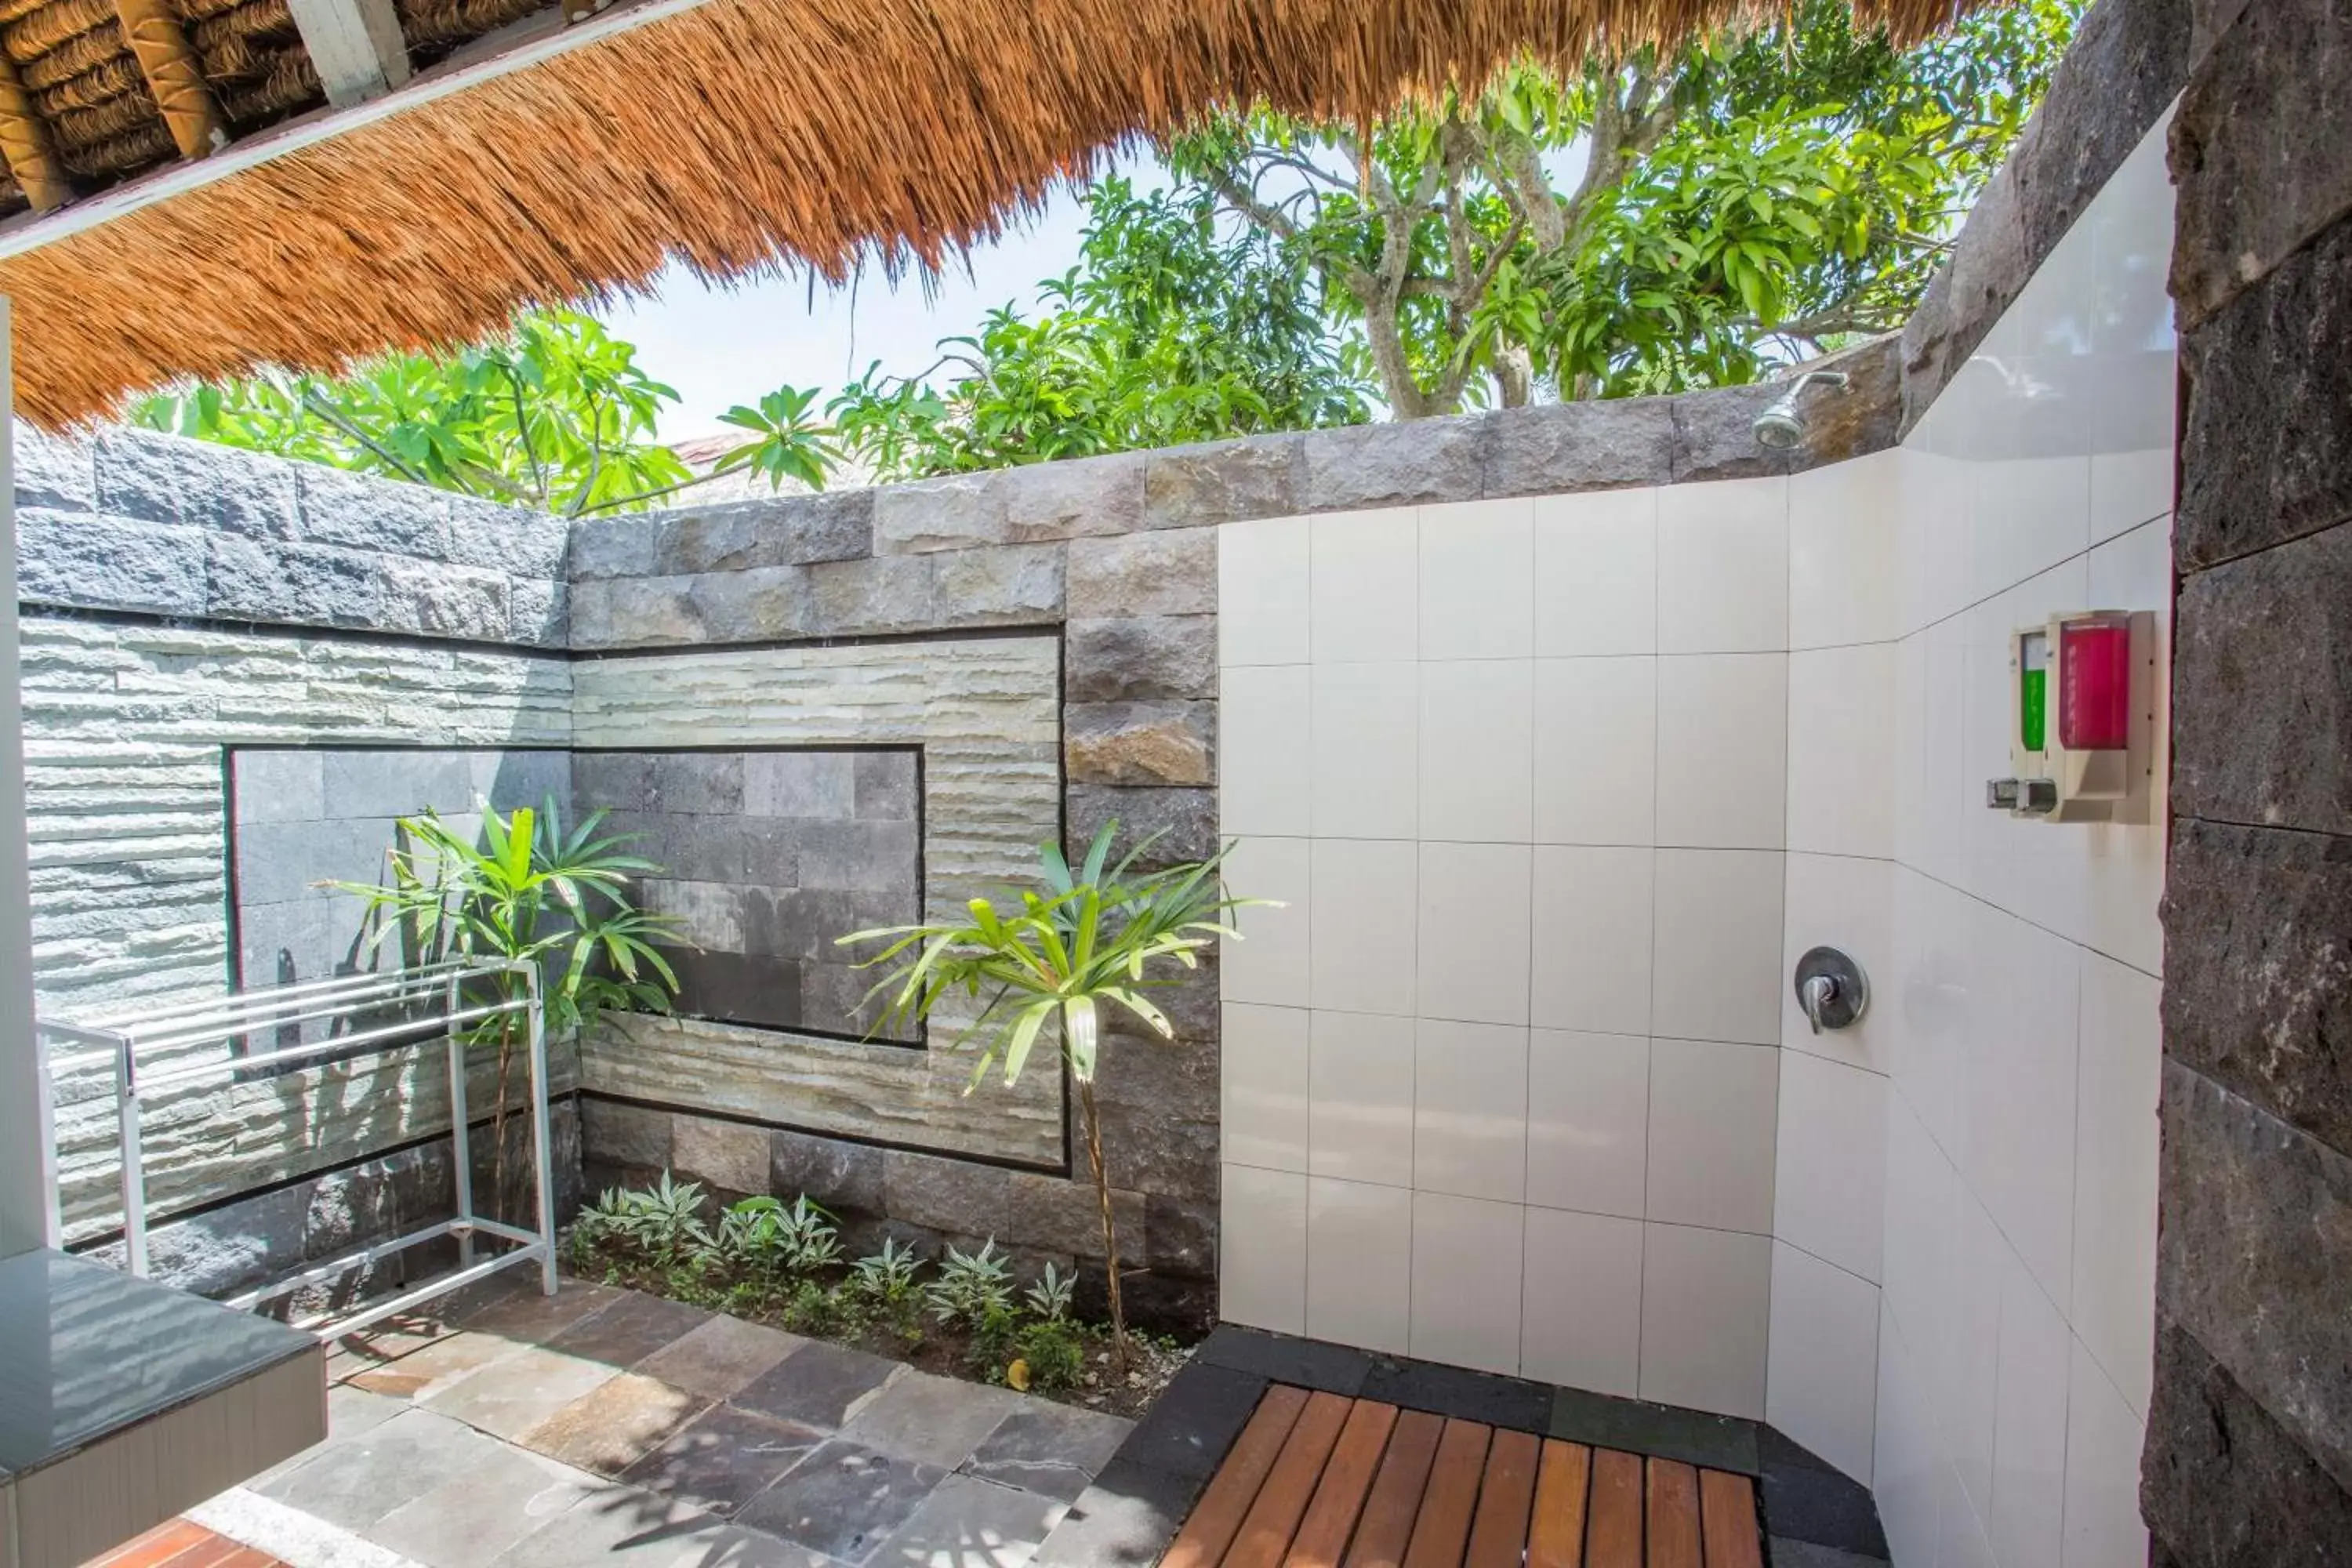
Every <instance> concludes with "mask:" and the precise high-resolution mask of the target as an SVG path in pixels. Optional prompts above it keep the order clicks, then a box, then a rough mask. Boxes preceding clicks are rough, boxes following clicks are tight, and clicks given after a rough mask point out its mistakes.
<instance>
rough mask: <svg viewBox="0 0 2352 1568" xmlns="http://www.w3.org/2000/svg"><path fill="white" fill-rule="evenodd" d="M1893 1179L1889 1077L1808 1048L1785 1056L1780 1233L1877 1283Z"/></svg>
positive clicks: (1776, 1226)
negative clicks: (1810, 1052)
mask: <svg viewBox="0 0 2352 1568" xmlns="http://www.w3.org/2000/svg"><path fill="white" fill-rule="evenodd" d="M1885 1181H1886V1080H1885V1079H1883V1078H1880V1077H1879V1076H1878V1075H1877V1074H1875V1073H1869V1072H1864V1071H1863V1070H1862V1069H1861V1068H1850V1067H1845V1066H1843V1065H1841V1064H1839V1063H1837V1062H1832V1061H1824V1060H1822V1058H1819V1057H1811V1056H1806V1055H1805V1054H1803V1053H1802V1052H1800V1051H1783V1052H1782V1053H1780V1157H1779V1162H1778V1164H1777V1166H1776V1170H1775V1174H1774V1176H1773V1180H1772V1234H1773V1235H1774V1236H1777V1237H1780V1238H1781V1239H1782V1240H1784V1241H1789V1242H1793V1243H1794V1244H1795V1245H1797V1246H1799V1247H1803V1248H1804V1249H1805V1250H1806V1251H1807V1252H1810V1253H1811V1254H1812V1255H1813V1256H1814V1257H1816V1258H1823V1259H1825V1260H1827V1261H1828V1262H1830V1263H1832V1264H1834V1265H1836V1266H1837V1267H1838V1268H1841V1269H1843V1270H1845V1271H1846V1272H1848V1273H1851V1274H1854V1275H1858V1276H1859V1277H1861V1278H1862V1279H1866V1280H1871V1281H1873V1282H1875V1281H1876V1279H1878V1273H1879V1258H1880V1253H1881V1247H1882V1244H1883V1242H1884V1239H1885V1237H1884V1231H1885V1222H1886V1205H1885V1191H1886V1189H1885ZM1875 1311H1876V1309H1873V1313H1874V1314H1875Z"/></svg>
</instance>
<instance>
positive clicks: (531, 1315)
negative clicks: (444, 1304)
mask: <svg viewBox="0 0 2352 1568" xmlns="http://www.w3.org/2000/svg"><path fill="white" fill-rule="evenodd" d="M525 1278H526V1277H524V1276H521V1275H517V1276H516V1277H515V1279H516V1280H517V1281H519V1282H520V1281H522V1280H524V1279H525ZM622 1294H623V1292H621V1291H619V1290H616V1289H614V1288H613V1287H612V1286H610V1285H591V1284H587V1283H585V1282H584V1281H582V1280H578V1279H566V1280H564V1281H563V1282H562V1288H561V1289H558V1290H557V1291H556V1293H555V1294H554V1295H552V1296H542V1295H541V1294H540V1292H539V1282H538V1279H536V1278H535V1277H530V1278H529V1279H528V1283H527V1285H526V1284H520V1283H519V1284H509V1285H508V1286H507V1288H506V1289H503V1290H501V1291H500V1292H499V1294H498V1295H496V1296H493V1297H491V1298H489V1299H488V1300H485V1301H483V1302H482V1303H481V1304H480V1305H478V1306H473V1305H470V1304H469V1305H467V1306H461V1307H459V1308H457V1309H453V1310H452V1313H451V1317H450V1321H452V1322H455V1323H457V1324H459V1325H460V1326H462V1327H465V1328H468V1329H473V1330H477V1331H482V1332H486V1333H493V1334H503V1335H505V1336H506V1337H507V1338H508V1339H510V1340H522V1341H526V1342H530V1343H531V1344H544V1343H545V1342H547V1341H549V1340H551V1339H552V1338H554V1337H555V1336H556V1335H557V1334H560V1333H562V1331H564V1330H566V1329H568V1328H570V1327H571V1326H572V1324H574V1323H576V1322H578V1321H580V1320H581V1319H583V1318H584V1317H586V1316H587V1315H588V1314H589V1313H591V1312H596V1311H602V1310H604V1308H606V1307H609V1306H611V1305H612V1304H613V1303H614V1302H615V1301H617V1300H620V1299H621V1296H622Z"/></svg>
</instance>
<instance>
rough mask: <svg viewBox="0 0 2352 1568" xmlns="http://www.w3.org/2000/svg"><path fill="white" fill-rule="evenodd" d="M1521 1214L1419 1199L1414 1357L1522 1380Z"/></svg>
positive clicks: (1427, 1196)
mask: <svg viewBox="0 0 2352 1568" xmlns="http://www.w3.org/2000/svg"><path fill="white" fill-rule="evenodd" d="M1522 1213H1523V1211H1522V1210H1521V1209H1520V1207H1519V1205H1517V1204H1497V1203H1487V1202H1485V1201H1483V1200H1481V1199H1478V1198H1462V1197H1452V1196H1448V1195H1446V1194H1442V1193H1416V1194H1413V1199H1412V1344H1411V1347H1410V1353H1411V1354H1412V1355H1415V1356H1418V1357H1420V1358H1421V1359H1422V1360H1423V1361H1436V1362H1444V1363H1446V1364H1447V1365H1449V1366H1468V1367H1476V1368H1477V1369H1478V1370H1480V1371H1481V1372H1499V1373H1514V1374H1515V1373H1517V1371H1518V1370H1519V1299H1520V1251H1521V1247H1523V1246H1524V1244H1525V1237H1524V1234H1523V1221H1522V1219H1521V1215H1522Z"/></svg>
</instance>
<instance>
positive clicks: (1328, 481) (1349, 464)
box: [1301, 416, 1486, 511]
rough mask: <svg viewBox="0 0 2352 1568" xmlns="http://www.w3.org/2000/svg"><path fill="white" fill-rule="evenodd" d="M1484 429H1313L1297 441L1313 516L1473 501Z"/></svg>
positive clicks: (1476, 425)
mask: <svg viewBox="0 0 2352 1568" xmlns="http://www.w3.org/2000/svg"><path fill="white" fill-rule="evenodd" d="M1485 430H1486V426H1485V420H1484V419H1483V418H1482V417H1479V416H1470V417H1466V418H1451V419H1414V420H1405V421H1401V422H1397V423H1392V424H1382V425H1351V426H1347V427H1345V428H1343V429H1337V430H1310V431H1308V432H1307V434H1306V435H1305V436H1304V437H1301V439H1303V440H1304V441H1305V443H1306V447H1307V463H1306V481H1307V482H1306V485H1305V488H1304V490H1303V492H1302V493H1303V494H1304V496H1305V497H1306V498H1307V506H1308V508H1309V509H1311V510H1316V511H1339V510H1346V509H1348V508H1350V507H1371V506H1409V505H1412V504H1414V503H1416V502H1421V501H1447V500H1477V499H1478V498H1479V496H1480V495H1481V494H1482V493H1484V489H1485V483H1486V472H1485V470H1486V453H1485V450H1484V448H1485V446H1486V434H1485Z"/></svg>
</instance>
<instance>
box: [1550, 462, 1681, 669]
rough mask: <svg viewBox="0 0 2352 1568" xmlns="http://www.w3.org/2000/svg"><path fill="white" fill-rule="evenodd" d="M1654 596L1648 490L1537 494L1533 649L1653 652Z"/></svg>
mask: <svg viewBox="0 0 2352 1568" xmlns="http://www.w3.org/2000/svg"><path fill="white" fill-rule="evenodd" d="M1657 596H1658V492H1657V491H1656V490H1655V489H1649V488H1646V487H1645V488H1643V489H1626V490H1595V491H1591V492H1590V493H1587V494H1584V495H1570V496H1541V497H1538V499H1537V500H1536V503H1535V638H1536V648H1535V650H1536V652H1537V654H1538V655H1539V656H1541V657H1545V658H1564V657H1570V656H1575V655H1582V654H1619V653H1655V652H1656V651H1657V648H1658V608H1657Z"/></svg>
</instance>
